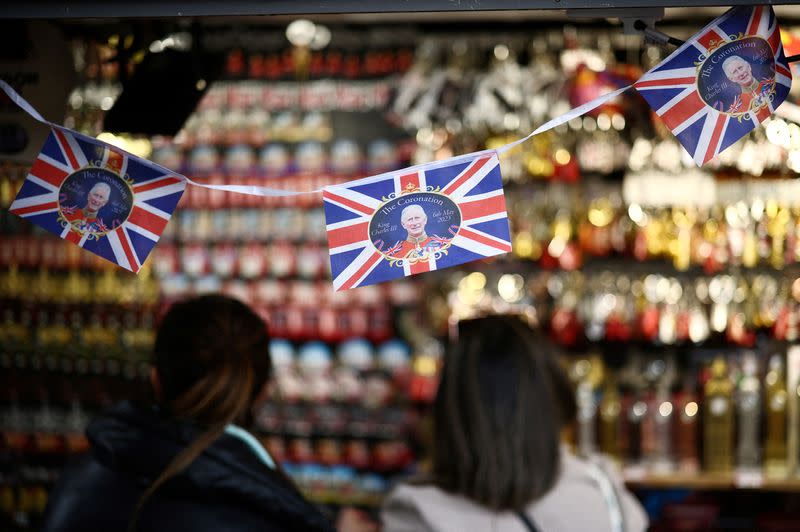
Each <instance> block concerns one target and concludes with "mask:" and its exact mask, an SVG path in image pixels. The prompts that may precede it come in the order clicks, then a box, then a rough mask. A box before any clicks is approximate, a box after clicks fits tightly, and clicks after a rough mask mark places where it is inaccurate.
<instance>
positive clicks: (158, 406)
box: [42, 296, 375, 532]
mask: <svg viewBox="0 0 800 532" xmlns="http://www.w3.org/2000/svg"><path fill="white" fill-rule="evenodd" d="M268 349H269V334H268V332H267V326H266V324H265V323H264V321H263V320H262V319H261V318H260V317H259V316H258V315H257V314H255V313H254V312H253V311H252V310H251V309H250V308H248V307H247V306H246V305H245V304H243V303H241V302H239V301H237V300H235V299H231V298H228V297H224V296H202V297H198V298H195V299H191V300H188V301H185V302H181V303H176V304H174V305H173V306H172V307H171V308H170V309H169V311H168V312H167V313H166V315H165V316H164V318H163V320H162V322H161V324H160V327H159V329H158V332H157V335H156V341H155V346H154V356H153V367H152V371H151V383H152V386H153V391H154V395H155V398H156V401H155V404H154V405H136V404H133V403H130V402H123V403H121V404H119V405H117V406H115V407H113V408H112V409H111V410H109V411H108V412H106V413H105V414H103V415H102V416H100V417H99V418H97V419H95V420H94V421H93V422H92V423H91V424H90V425H89V427H88V429H87V436H88V438H89V441H90V443H91V450H90V452H89V453H88V455H87V456H85V457H84V458H83V459H82V460H81V461H79V462H78V463H76V464H74V465H72V466H70V467H69V468H67V470H65V471H64V473H63V474H62V476H61V478H60V479H59V481H58V483H57V485H56V486H55V488H54V489H53V492H52V494H51V497H50V500H49V503H48V507H47V509H46V511H45V516H44V525H43V527H42V530H43V531H45V532H56V531H58V532H72V531H75V532H78V531H80V532H85V531H94V530H97V531H104V532H115V531H122V532H124V531H132V530H141V531H152V532H159V531H165V532H166V531H171V532H174V531H183V530H186V531H190V530H191V531H194V532H204V531H215V532H220V531H251V530H252V531H267V532H269V531H284V530H298V531H301V530H302V531H333V530H334V527H333V525H332V524H331V523H330V521H329V520H328V518H327V517H326V516H325V515H323V514H322V513H321V512H320V510H319V509H317V508H316V507H315V506H314V505H312V504H310V503H308V502H307V501H306V500H305V499H304V498H303V496H302V495H301V494H300V493H299V492H298V491H297V489H296V488H295V487H294V485H293V484H292V483H291V481H290V480H289V479H288V477H286V476H285V475H284V474H283V472H282V471H281V469H280V467H279V466H278V464H276V463H275V462H274V461H273V460H272V458H271V457H270V455H269V453H268V452H267V451H266V449H264V447H262V446H261V444H260V443H259V442H258V440H256V439H255V437H253V436H252V435H251V434H250V433H249V432H248V431H247V430H245V429H244V428H242V427H243V426H247V425H248V423H249V422H250V418H251V411H252V407H253V405H254V404H255V403H257V402H258V401H260V400H261V399H263V398H264V397H265V396H266V391H267V383H268V381H269V379H270V375H271V372H272V367H271V362H270V357H269V352H268ZM354 512H355V510H351V511H345V512H344V513H343V514H342V516H343V517H342V518H341V519H340V527H339V529H340V530H349V531H371V530H375V525H374V524H372V523H370V522H367V521H365V520H364V521H362V520H361V519H360V518H359V517H357V516H354Z"/></svg>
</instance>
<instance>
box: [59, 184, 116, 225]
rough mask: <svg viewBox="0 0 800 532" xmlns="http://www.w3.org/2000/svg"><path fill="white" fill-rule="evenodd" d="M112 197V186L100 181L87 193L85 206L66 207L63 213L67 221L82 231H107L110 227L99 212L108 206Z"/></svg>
mask: <svg viewBox="0 0 800 532" xmlns="http://www.w3.org/2000/svg"><path fill="white" fill-rule="evenodd" d="M110 197H111V186H110V185H109V184H108V183H104V182H103V181H98V182H97V183H95V184H94V185H93V186H92V188H90V189H89V192H88V194H86V204H85V205H84V206H83V207H81V208H78V207H77V206H73V207H64V208H62V213H63V215H64V218H65V219H66V221H68V222H69V223H70V224H71V225H72V226H73V227H74V228H75V229H77V230H78V231H80V232H82V233H106V232H108V231H109V228H108V227H107V226H106V224H105V223H104V222H103V220H102V219H100V218H99V217H98V213H99V212H100V209H102V208H103V207H105V206H106V204H107V203H108V200H109V198H110Z"/></svg>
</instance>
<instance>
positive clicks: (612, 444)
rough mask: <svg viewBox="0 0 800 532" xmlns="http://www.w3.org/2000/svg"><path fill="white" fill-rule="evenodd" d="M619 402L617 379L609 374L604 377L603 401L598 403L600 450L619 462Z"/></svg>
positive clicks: (620, 409) (620, 407) (620, 408)
mask: <svg viewBox="0 0 800 532" xmlns="http://www.w3.org/2000/svg"><path fill="white" fill-rule="evenodd" d="M621 412H622V402H621V401H620V396H619V389H618V386H617V379H616V378H615V377H614V376H613V375H611V374H610V373H609V374H608V376H607V377H606V382H605V386H604V387H603V399H602V400H601V401H600V450H601V451H602V452H603V453H604V454H606V455H608V456H610V457H611V458H614V459H615V460H620V459H621V456H620V445H619V440H620V417H619V416H620V413H621Z"/></svg>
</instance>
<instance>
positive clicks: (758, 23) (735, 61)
mask: <svg viewBox="0 0 800 532" xmlns="http://www.w3.org/2000/svg"><path fill="white" fill-rule="evenodd" d="M791 84H792V73H791V70H790V69H789V65H788V63H787V62H786V55H785V54H784V50H783V46H782V44H781V35H780V27H779V26H778V20H777V18H776V17H775V13H774V11H773V10H772V7H770V6H740V7H734V8H732V9H730V10H728V11H727V12H726V13H725V14H724V15H722V16H721V17H719V18H717V19H715V20H714V21H713V22H711V23H710V24H708V25H707V26H706V27H705V28H703V29H702V30H701V31H700V32H699V33H697V34H696V35H694V36H693V37H692V38H691V39H689V40H688V41H687V42H686V43H685V44H683V45H682V46H680V47H679V48H678V49H677V50H675V52H673V53H672V54H671V55H670V56H669V57H667V58H666V59H665V60H664V61H662V62H661V63H660V64H658V65H657V66H656V67H655V68H653V69H652V70H650V71H649V72H647V73H646V74H645V75H644V76H642V77H641V78H640V79H639V81H637V82H636V83H635V84H634V86H635V87H636V89H637V90H638V91H639V92H640V93H641V94H642V96H643V97H644V98H645V100H647V102H648V103H649V104H650V106H651V107H652V108H653V109H654V110H655V112H656V114H657V115H658V116H659V117H661V119H662V120H663V121H664V123H665V124H666V125H667V126H668V127H669V129H670V130H672V132H673V134H674V135H675V136H676V137H677V138H678V140H679V141H680V142H681V144H682V145H683V147H684V148H685V149H686V151H687V152H689V155H691V156H692V159H694V161H695V163H696V164H697V165H698V166H702V165H703V164H705V163H706V162H708V161H710V160H711V159H713V158H714V157H715V156H716V155H717V154H719V153H720V152H722V151H723V150H725V149H726V148H728V147H729V146H731V145H732V144H733V143H735V142H736V141H737V140H739V139H740V138H742V137H743V136H744V135H746V134H747V133H749V132H750V131H752V130H753V129H754V128H755V127H756V126H758V125H759V124H761V123H762V122H763V121H764V120H765V119H766V118H767V117H769V116H770V115H771V114H772V113H773V112H774V111H775V109H776V108H777V107H778V106H779V105H780V104H781V103H782V102H783V101H784V100H785V99H786V96H787V95H788V94H789V89H790V87H791Z"/></svg>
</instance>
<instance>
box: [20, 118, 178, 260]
mask: <svg viewBox="0 0 800 532" xmlns="http://www.w3.org/2000/svg"><path fill="white" fill-rule="evenodd" d="M185 188H186V180H185V179H184V178H182V176H180V177H179V176H176V175H174V174H173V173H171V172H170V171H169V170H167V169H165V168H162V167H160V166H158V165H156V164H153V163H151V162H149V161H146V160H144V159H140V158H138V157H135V156H133V155H131V154H128V153H126V152H124V151H122V150H120V149H119V148H116V147H113V146H110V145H108V144H105V143H103V142H101V141H98V140H95V139H93V138H90V137H86V136H84V135H80V134H79V133H75V132H71V131H69V130H65V129H61V128H52V129H51V131H50V135H49V136H48V137H47V140H46V141H45V144H44V147H43V148H42V150H41V152H40V153H39V156H38V157H37V159H36V161H35V162H34V164H33V167H32V168H31V170H30V173H29V174H28V176H27V177H26V179H25V181H24V182H23V184H22V188H21V189H20V191H19V193H18V194H17V197H16V199H15V200H14V202H13V203H12V204H11V208H10V209H9V210H10V211H11V212H12V213H14V214H17V215H18V216H21V217H23V218H27V219H28V220H30V221H31V222H33V223H35V224H37V225H40V226H42V227H44V228H45V229H47V230H48V231H50V232H51V233H54V234H56V235H58V236H60V237H61V238H63V239H65V240H69V241H70V242H72V243H74V244H77V245H78V246H80V247H82V248H83V249H85V250H87V251H91V252H92V253H95V254H97V255H99V256H101V257H103V258H104V259H107V260H109V261H111V262H114V263H116V264H118V265H120V266H122V267H123V268H126V269H128V270H130V271H132V272H138V271H139V269H140V268H141V267H142V264H143V263H144V261H145V260H146V259H147V256H148V255H149V254H150V251H151V250H152V249H153V246H155V244H156V242H158V239H159V237H160V236H161V233H162V232H163V231H164V228H165V227H166V225H167V222H169V219H170V217H171V216H172V212H173V211H174V210H175V207H176V206H177V205H178V201H179V200H180V198H181V195H182V194H183V191H184V189H185Z"/></svg>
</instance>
